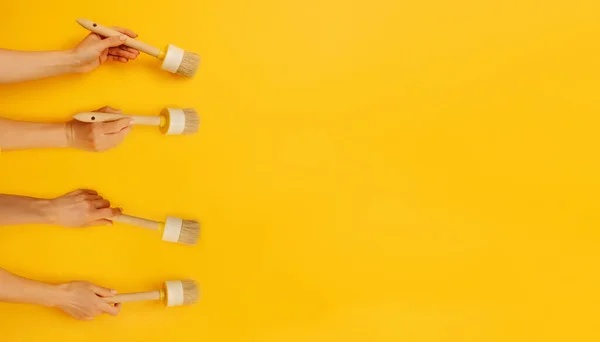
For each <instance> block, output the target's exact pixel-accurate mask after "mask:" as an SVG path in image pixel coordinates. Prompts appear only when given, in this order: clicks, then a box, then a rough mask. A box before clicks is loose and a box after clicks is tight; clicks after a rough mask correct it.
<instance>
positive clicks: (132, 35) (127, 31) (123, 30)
mask: <svg viewBox="0 0 600 342" xmlns="http://www.w3.org/2000/svg"><path fill="white" fill-rule="evenodd" d="M112 28H113V29H114V30H115V31H118V32H121V33H125V34H126V35H128V36H129V37H131V38H136V37H137V36H138V34H137V33H135V32H133V31H131V30H130V29H126V28H123V27H119V26H113V27H112Z"/></svg>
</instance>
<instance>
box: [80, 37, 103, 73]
mask: <svg viewBox="0 0 600 342" xmlns="http://www.w3.org/2000/svg"><path fill="white" fill-rule="evenodd" d="M101 40H102V38H101V37H100V36H99V35H97V34H95V33H92V34H89V35H88V36H87V37H85V39H84V40H82V41H81V42H80V43H79V44H77V46H76V47H75V55H76V56H77V64H78V66H79V68H80V70H81V71H82V72H88V71H92V70H94V69H96V68H97V67H99V66H100V65H102V64H103V63H104V62H106V60H107V59H108V49H103V50H102V49H100V48H99V47H98V44H97V43H98V42H99V41H101Z"/></svg>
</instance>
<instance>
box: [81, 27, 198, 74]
mask: <svg viewBox="0 0 600 342" xmlns="http://www.w3.org/2000/svg"><path fill="white" fill-rule="evenodd" d="M77 22H78V23H79V25H81V26H83V28H85V29H87V30H89V31H92V32H94V33H97V34H99V35H101V36H104V37H112V36H119V35H122V33H120V32H118V31H115V30H113V29H111V28H108V27H106V26H102V25H100V24H98V23H97V22H94V21H91V20H88V19H77ZM123 44H124V45H127V46H129V47H132V48H134V49H137V50H139V51H142V52H144V53H147V54H149V55H150V56H153V57H156V58H158V59H159V60H162V61H163V62H162V66H161V68H162V69H163V70H167V71H169V72H172V73H175V74H179V75H183V76H186V77H192V76H194V74H195V73H196V70H198V66H199V65H200V56H198V55H197V54H195V53H193V52H188V51H185V50H183V49H182V48H179V47H177V46H175V45H171V44H169V45H167V47H166V48H165V49H164V50H161V49H159V48H157V47H155V46H152V45H150V44H147V43H144V42H141V41H139V40H135V39H133V38H130V37H127V40H125V42H124V43H123Z"/></svg>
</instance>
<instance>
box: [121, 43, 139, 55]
mask: <svg viewBox="0 0 600 342" xmlns="http://www.w3.org/2000/svg"><path fill="white" fill-rule="evenodd" d="M118 49H121V50H125V51H129V52H131V53H135V54H136V55H139V54H140V52H139V51H138V50H136V49H134V48H131V47H129V46H125V45H121V46H119V47H118Z"/></svg>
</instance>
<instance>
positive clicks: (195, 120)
mask: <svg viewBox="0 0 600 342" xmlns="http://www.w3.org/2000/svg"><path fill="white" fill-rule="evenodd" d="M183 114H184V115H185V126H184V128H183V134H194V133H197V132H198V129H199V128H200V117H199V116H198V112H196V110H195V109H194V108H185V109H183Z"/></svg>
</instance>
